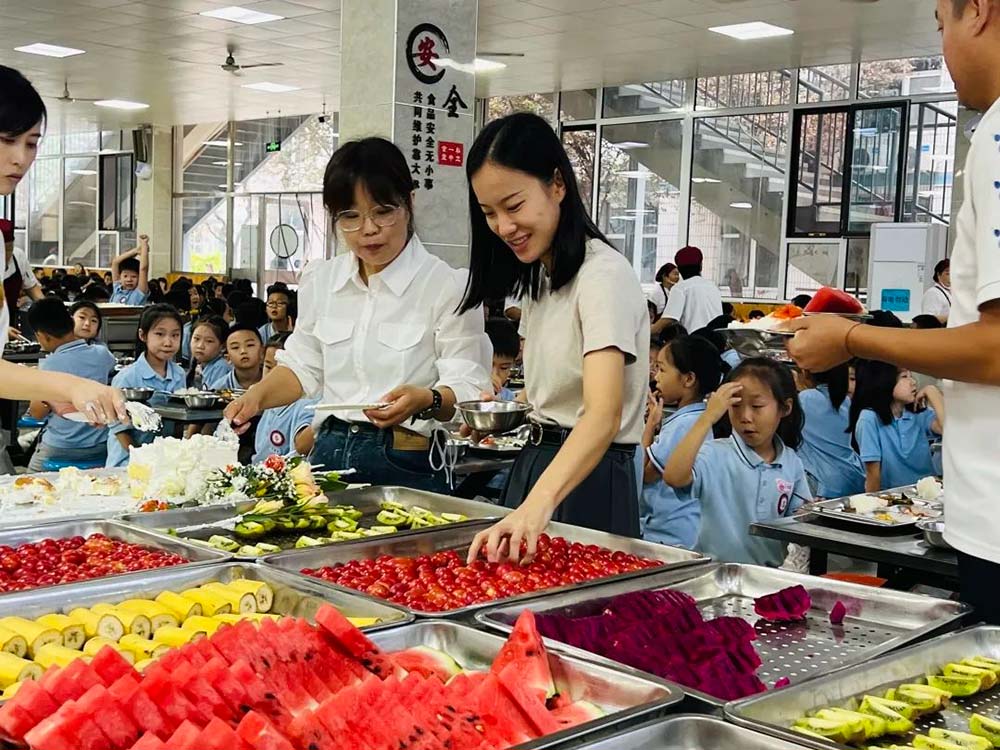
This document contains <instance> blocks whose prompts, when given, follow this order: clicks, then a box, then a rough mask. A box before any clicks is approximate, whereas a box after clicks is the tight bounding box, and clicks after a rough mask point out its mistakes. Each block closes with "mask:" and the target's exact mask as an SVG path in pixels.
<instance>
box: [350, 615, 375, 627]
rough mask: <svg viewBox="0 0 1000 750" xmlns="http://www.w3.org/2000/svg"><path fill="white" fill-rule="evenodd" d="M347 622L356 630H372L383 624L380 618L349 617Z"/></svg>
mask: <svg viewBox="0 0 1000 750" xmlns="http://www.w3.org/2000/svg"><path fill="white" fill-rule="evenodd" d="M347 621H348V622H349V623H351V625H353V626H354V627H356V628H370V627H371V626H372V625H378V624H379V623H380V622H382V618H380V617H348V618H347Z"/></svg>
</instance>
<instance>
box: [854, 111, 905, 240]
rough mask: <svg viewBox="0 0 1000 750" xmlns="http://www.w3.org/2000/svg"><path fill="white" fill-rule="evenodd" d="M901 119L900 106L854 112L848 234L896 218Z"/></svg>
mask: <svg viewBox="0 0 1000 750" xmlns="http://www.w3.org/2000/svg"><path fill="white" fill-rule="evenodd" d="M902 120H903V109H902V106H893V107H877V108H873V109H859V110H857V111H856V112H855V115H854V153H853V159H852V163H851V194H850V205H849V207H848V217H847V231H848V233H850V234H855V233H867V232H868V231H870V229H871V225H872V224H874V223H876V222H883V221H894V220H895V218H896V199H897V197H898V193H899V189H900V185H899V158H900V146H901V145H902V144H901V140H902V138H903V133H902Z"/></svg>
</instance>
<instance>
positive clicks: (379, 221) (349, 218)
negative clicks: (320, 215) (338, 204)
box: [334, 206, 400, 232]
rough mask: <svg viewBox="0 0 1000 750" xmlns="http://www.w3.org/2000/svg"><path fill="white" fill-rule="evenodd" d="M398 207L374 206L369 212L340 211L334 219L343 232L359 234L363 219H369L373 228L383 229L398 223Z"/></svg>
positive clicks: (363, 223)
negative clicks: (373, 225)
mask: <svg viewBox="0 0 1000 750" xmlns="http://www.w3.org/2000/svg"><path fill="white" fill-rule="evenodd" d="M399 214H400V208H399V206H375V208H373V209H371V210H370V211H364V212H362V211H341V212H340V213H339V214H337V216H336V217H335V219H334V220H335V221H336V223H337V225H338V226H339V227H340V228H341V229H342V230H343V231H345V232H359V231H361V228H362V227H363V226H364V225H365V219H371V220H372V223H373V224H375V226H377V227H380V228H381V229H385V228H386V227H391V226H392V225H393V224H395V223H396V222H397V221H399Z"/></svg>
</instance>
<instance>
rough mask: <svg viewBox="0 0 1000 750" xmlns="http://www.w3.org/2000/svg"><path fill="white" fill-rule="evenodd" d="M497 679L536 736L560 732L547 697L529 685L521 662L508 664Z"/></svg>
mask: <svg viewBox="0 0 1000 750" xmlns="http://www.w3.org/2000/svg"><path fill="white" fill-rule="evenodd" d="M497 679H499V680H500V685H501V686H502V687H503V689H504V690H505V691H506V692H507V694H508V695H509V696H510V698H511V700H513V701H514V703H516V704H517V707H518V708H519V709H521V712H522V713H523V714H524V715H525V717H526V718H527V719H528V723H529V724H530V725H531V726H532V728H533V729H534V730H535V734H536V736H543V735H546V734H552V733H553V732H558V731H559V729H560V726H559V722H557V721H556V720H555V719H553V718H552V714H550V713H549V710H548V709H547V708H546V707H545V699H546V696H542V695H540V694H539V691H538V689H537V688H536V687H534V686H532V685H530V684H529V683H528V681H527V680H526V679H525V674H524V671H523V669H522V665H521V663H520V662H516V661H515V662H511V663H510V664H508V665H507V666H506V667H504V668H503V670H501V672H500V674H498V675H497ZM553 692H554V690H553Z"/></svg>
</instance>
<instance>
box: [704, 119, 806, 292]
mask: <svg viewBox="0 0 1000 750" xmlns="http://www.w3.org/2000/svg"><path fill="white" fill-rule="evenodd" d="M787 150H788V115H787V114H784V113H781V114H756V115H735V116H731V117H713V118H703V119H700V120H697V121H696V122H695V140H694V155H693V165H692V170H691V206H690V226H689V232H688V234H689V236H688V241H689V242H690V243H691V244H692V245H697V246H698V247H700V248H701V250H702V252H703V253H704V255H705V264H704V276H705V277H706V278H710V279H712V280H713V281H715V282H716V283H718V284H719V286H720V288H721V289H722V291H723V294H724V295H727V296H731V297H752V298H757V299H778V297H779V296H780V295H779V289H778V277H779V272H780V267H779V258H780V256H781V218H782V209H783V206H784V198H785V165H786V160H787V156H786V154H787Z"/></svg>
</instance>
